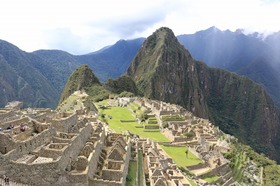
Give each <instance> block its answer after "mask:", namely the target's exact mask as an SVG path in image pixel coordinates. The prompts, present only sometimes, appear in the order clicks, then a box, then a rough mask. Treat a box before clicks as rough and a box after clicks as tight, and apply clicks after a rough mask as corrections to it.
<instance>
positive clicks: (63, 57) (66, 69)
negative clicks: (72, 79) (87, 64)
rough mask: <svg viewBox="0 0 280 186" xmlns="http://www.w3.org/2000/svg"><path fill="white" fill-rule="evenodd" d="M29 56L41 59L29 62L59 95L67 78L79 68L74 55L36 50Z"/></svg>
mask: <svg viewBox="0 0 280 186" xmlns="http://www.w3.org/2000/svg"><path fill="white" fill-rule="evenodd" d="M31 54H33V56H36V57H38V58H40V59H41V60H34V59H33V60H30V61H31V64H32V65H33V66H34V67H35V68H36V69H37V70H38V71H40V72H41V73H42V74H43V75H44V76H45V77H46V78H47V79H48V80H49V81H50V82H51V84H52V85H53V86H54V87H55V88H56V89H57V90H58V92H59V93H61V91H62V89H63V87H64V85H65V83H66V81H67V78H68V77H69V76H70V75H71V73H72V72H73V71H74V70H75V69H76V68H78V66H80V63H79V62H78V61H77V60H76V59H75V56H74V55H72V54H69V53H67V52H64V51H60V50H38V51H35V52H32V53H31Z"/></svg>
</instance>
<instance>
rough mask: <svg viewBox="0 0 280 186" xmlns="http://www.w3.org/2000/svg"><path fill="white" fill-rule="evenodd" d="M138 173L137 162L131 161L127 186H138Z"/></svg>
mask: <svg viewBox="0 0 280 186" xmlns="http://www.w3.org/2000/svg"><path fill="white" fill-rule="evenodd" d="M136 172H137V162H136V161H132V160H131V161H130V162H129V167H128V174H127V176H126V184H125V185H126V186H135V185H136Z"/></svg>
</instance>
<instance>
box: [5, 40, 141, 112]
mask: <svg viewBox="0 0 280 186" xmlns="http://www.w3.org/2000/svg"><path fill="white" fill-rule="evenodd" d="M143 40H144V39H143V38H138V39H135V40H120V41H118V42H117V43H115V44H114V45H112V46H107V47H105V48H103V49H101V50H99V51H97V52H93V53H90V54H85V55H80V56H75V55H72V54H69V53H67V52H65V51H60V50H38V51H34V52H31V53H28V52H24V51H22V50H20V49H19V48H18V47H16V46H14V45H13V44H11V43H8V42H6V41H3V40H0V64H1V68H0V72H1V75H0V78H1V79H0V93H1V95H3V96H1V97H0V107H4V106H5V105H6V104H7V102H9V101H13V100H19V101H23V102H24V106H25V107H51V108H55V107H56V106H57V103H58V102H59V96H60V94H61V92H62V90H63V87H64V85H65V83H66V81H67V78H68V77H69V76H70V75H71V73H72V72H73V71H74V70H75V69H76V68H77V67H79V66H80V65H81V64H88V65H89V66H90V67H91V68H92V69H94V70H95V72H96V74H97V76H98V78H100V79H101V80H102V81H103V82H105V81H106V80H107V79H108V78H110V77H111V78H117V77H119V76H120V75H121V74H123V73H124V72H125V71H126V69H127V67H128V65H129V63H130V61H131V60H132V59H133V57H134V55H135V54H136V52H137V50H138V49H139V48H140V46H141V44H142V42H143Z"/></svg>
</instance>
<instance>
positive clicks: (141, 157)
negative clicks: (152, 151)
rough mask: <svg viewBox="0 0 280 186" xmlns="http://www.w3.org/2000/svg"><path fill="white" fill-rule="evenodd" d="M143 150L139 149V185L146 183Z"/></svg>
mask: <svg viewBox="0 0 280 186" xmlns="http://www.w3.org/2000/svg"><path fill="white" fill-rule="evenodd" d="M143 180H144V167H143V152H142V150H138V185H144V183H143Z"/></svg>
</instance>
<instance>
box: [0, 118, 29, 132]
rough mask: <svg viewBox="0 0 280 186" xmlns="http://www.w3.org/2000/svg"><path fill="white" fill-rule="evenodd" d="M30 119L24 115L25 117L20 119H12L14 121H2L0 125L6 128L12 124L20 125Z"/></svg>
mask: <svg viewBox="0 0 280 186" xmlns="http://www.w3.org/2000/svg"><path fill="white" fill-rule="evenodd" d="M28 121H29V118H28V117H23V118H20V119H16V120H12V121H7V122H4V123H1V125H0V127H1V128H2V129H6V128H7V127H9V126H11V125H14V126H18V125H20V124H21V123H28Z"/></svg>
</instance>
